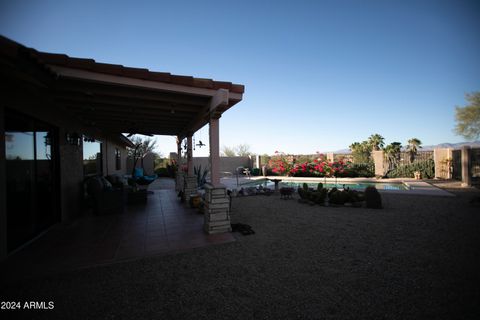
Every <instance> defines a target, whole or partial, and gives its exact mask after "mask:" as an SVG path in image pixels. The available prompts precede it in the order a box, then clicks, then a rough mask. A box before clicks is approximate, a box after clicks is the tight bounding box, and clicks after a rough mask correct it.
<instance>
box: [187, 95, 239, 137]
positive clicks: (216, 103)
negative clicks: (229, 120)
mask: <svg viewBox="0 0 480 320" xmlns="http://www.w3.org/2000/svg"><path fill="white" fill-rule="evenodd" d="M228 102H229V91H228V90H226V89H218V90H217V93H216V94H215V95H214V96H212V98H211V99H210V103H209V104H208V105H207V106H206V107H205V108H204V109H203V110H202V111H201V112H199V114H198V115H197V116H196V117H195V118H194V119H193V120H192V121H191V122H190V123H189V124H188V125H187V126H186V127H185V128H184V129H183V130H182V133H181V134H180V135H179V138H180V139H183V138H185V137H186V136H188V135H190V134H193V133H194V132H196V131H197V130H199V129H200V128H202V127H203V126H204V125H206V124H207V123H208V121H209V119H210V117H213V118H216V119H218V118H220V117H221V115H222V113H221V112H218V110H219V109H220V108H223V107H226V106H228Z"/></svg>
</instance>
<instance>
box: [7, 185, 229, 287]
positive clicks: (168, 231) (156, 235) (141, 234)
mask: <svg viewBox="0 0 480 320" xmlns="http://www.w3.org/2000/svg"><path fill="white" fill-rule="evenodd" d="M174 187H175V185H174V181H173V180H172V179H169V178H161V179H158V180H156V181H155V182H154V183H153V184H152V185H151V186H150V190H151V192H152V193H151V194H149V196H148V201H147V203H145V204H143V205H135V206H129V207H127V210H126V212H124V213H122V214H118V215H106V216H93V215H88V216H84V217H81V218H78V219H75V220H73V221H72V222H70V223H64V224H58V225H56V226H54V227H53V228H52V229H51V230H49V231H48V232H46V233H45V234H44V235H42V236H41V237H39V239H37V240H36V241H35V242H33V243H32V244H31V245H29V246H27V247H25V248H24V249H23V250H20V251H18V252H16V253H14V254H13V255H11V256H10V257H9V259H8V260H7V261H5V262H4V263H3V265H2V267H1V270H2V272H0V274H1V275H2V279H1V280H2V281H5V282H9V281H12V280H14V279H15V280H19V279H28V278H31V277H36V276H45V275H51V274H57V273H64V272H67V271H71V270H78V269H82V268H87V267H92V266H98V265H104V264H111V263H118V262H124V261H128V260H134V259H141V258H146V257H153V256H158V255H163V254H172V253H176V252H182V251H184V250H190V249H194V248H199V247H205V246H210V245H215V244H221V243H227V242H232V241H235V237H234V236H233V234H232V233H229V232H227V233H218V234H212V235H209V234H207V233H205V232H204V231H203V223H204V218H203V215H201V214H199V213H198V211H197V210H196V209H192V208H189V207H187V206H185V205H184V204H182V203H180V202H179V201H178V197H177V195H176V192H175V190H174ZM32 266H34V267H33V268H32Z"/></svg>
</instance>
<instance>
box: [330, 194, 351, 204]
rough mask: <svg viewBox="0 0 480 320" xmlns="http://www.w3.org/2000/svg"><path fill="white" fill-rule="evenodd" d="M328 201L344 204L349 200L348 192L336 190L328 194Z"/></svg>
mask: <svg viewBox="0 0 480 320" xmlns="http://www.w3.org/2000/svg"><path fill="white" fill-rule="evenodd" d="M328 201H329V203H331V204H338V205H343V204H345V202H347V201H348V193H347V192H345V191H340V190H335V191H334V192H330V194H329V195H328Z"/></svg>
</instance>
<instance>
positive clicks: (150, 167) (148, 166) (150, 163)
mask: <svg viewBox="0 0 480 320" xmlns="http://www.w3.org/2000/svg"><path fill="white" fill-rule="evenodd" d="M142 165H143V173H144V175H147V176H149V175H153V174H154V173H155V155H154V154H153V153H151V152H149V153H147V154H146V155H145V157H143V160H142V159H139V160H138V161H137V165H136V167H137V168H142ZM126 168H127V169H126V174H131V173H132V169H133V159H132V158H130V157H127V158H126Z"/></svg>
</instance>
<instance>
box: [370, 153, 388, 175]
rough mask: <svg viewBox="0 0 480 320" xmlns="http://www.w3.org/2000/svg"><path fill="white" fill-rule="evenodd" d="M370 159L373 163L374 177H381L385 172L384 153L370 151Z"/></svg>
mask: <svg viewBox="0 0 480 320" xmlns="http://www.w3.org/2000/svg"><path fill="white" fill-rule="evenodd" d="M372 159H373V162H375V175H376V176H383V175H384V174H385V173H386V170H387V168H386V163H385V156H384V152H383V151H382V150H379V151H372Z"/></svg>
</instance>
